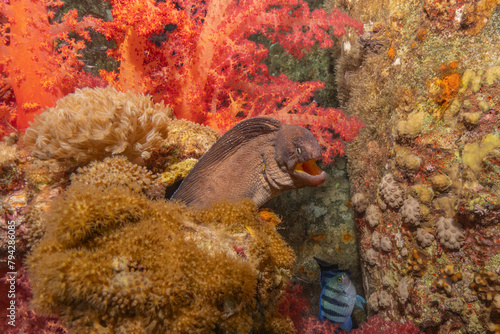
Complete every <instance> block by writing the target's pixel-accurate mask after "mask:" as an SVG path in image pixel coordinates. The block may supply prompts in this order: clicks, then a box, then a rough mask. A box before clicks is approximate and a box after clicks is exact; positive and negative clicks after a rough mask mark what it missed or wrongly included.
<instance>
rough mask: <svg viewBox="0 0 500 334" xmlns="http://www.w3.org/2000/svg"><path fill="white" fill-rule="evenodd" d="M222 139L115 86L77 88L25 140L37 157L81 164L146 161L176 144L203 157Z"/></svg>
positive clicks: (33, 126) (145, 97)
mask: <svg viewBox="0 0 500 334" xmlns="http://www.w3.org/2000/svg"><path fill="white" fill-rule="evenodd" d="M186 138H190V141H189V143H186V144H185V145H184V144H182V145H180V144H179V143H180V142H179V141H178V140H179V139H186ZM216 139H217V133H216V132H215V131H214V130H211V129H208V128H206V127H204V126H201V125H196V124H194V123H191V122H188V121H179V120H176V119H175V117H174V115H173V112H172V109H171V108H170V107H168V106H165V105H164V104H163V102H162V103H154V102H153V101H152V99H151V96H148V95H142V94H134V93H132V92H125V93H123V92H118V91H117V90H116V89H114V88H113V87H107V88H95V89H90V88H84V89H81V90H80V89H77V91H76V92H75V93H73V94H69V95H67V96H65V97H64V98H62V99H60V100H58V101H57V105H56V106H55V107H54V108H49V109H47V110H46V111H45V112H43V113H42V114H40V115H39V116H38V117H37V118H36V119H35V121H34V122H33V124H31V126H30V127H29V128H28V129H27V130H26V134H25V137H24V141H25V143H26V144H27V145H30V146H32V154H33V155H34V156H35V157H37V158H39V159H57V160H61V161H67V162H71V163H74V164H75V165H80V166H82V165H85V164H87V163H88V162H90V161H92V160H102V159H103V158H105V157H109V156H111V155H117V154H119V155H123V156H126V157H127V158H128V159H129V160H130V161H134V162H141V161H142V160H145V159H148V158H150V157H151V154H152V152H154V151H156V150H159V149H160V148H162V147H164V146H165V145H167V146H168V145H171V143H173V142H175V143H176V147H177V146H182V149H183V150H184V151H186V152H182V153H184V155H186V156H187V155H192V156H191V157H194V155H198V156H197V157H199V156H201V155H202V154H203V153H204V152H205V151H206V150H207V149H208V148H209V147H210V146H211V145H212V144H213V143H214V142H215V140H216Z"/></svg>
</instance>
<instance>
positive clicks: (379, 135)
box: [328, 0, 500, 333]
mask: <svg viewBox="0 0 500 334" xmlns="http://www.w3.org/2000/svg"><path fill="white" fill-rule="evenodd" d="M328 3H329V4H331V6H340V8H341V9H344V10H346V11H347V13H349V14H350V15H352V16H353V17H354V18H357V19H361V20H362V21H364V22H373V23H370V24H366V25H365V34H364V35H363V36H361V37H360V38H359V40H357V41H354V40H349V42H350V44H351V45H352V46H358V47H357V49H355V50H353V51H355V52H347V51H346V50H341V51H340V53H341V59H340V60H339V65H338V67H337V71H338V72H337V75H338V77H340V78H341V80H340V79H339V80H340V81H342V82H345V83H346V86H347V87H348V88H349V89H348V91H346V90H342V91H341V92H339V94H340V93H341V97H342V98H341V107H342V108H344V109H346V110H347V112H348V113H352V114H356V115H358V116H359V117H360V118H361V119H362V120H363V122H364V124H365V125H366V128H364V129H362V131H361V134H360V135H359V136H358V139H357V140H356V141H355V142H354V143H352V144H351V145H350V147H349V160H348V161H349V163H348V171H349V176H350V182H351V193H352V194H355V193H363V194H365V195H366V197H367V200H368V202H369V203H370V205H371V207H370V208H369V209H367V211H366V213H365V214H359V215H356V218H355V220H356V224H357V228H358V233H359V237H360V240H359V245H360V251H361V265H362V270H363V274H364V288H365V292H366V295H367V296H370V297H369V298H368V313H369V314H375V313H379V314H380V315H382V316H384V317H388V318H390V319H392V320H394V321H400V320H402V319H410V320H411V321H413V322H414V323H416V324H417V325H418V326H419V327H420V328H421V330H427V331H432V332H433V333H450V332H460V333H488V332H495V331H496V332H497V333H498V332H500V318H499V317H498V314H499V310H498V309H497V308H495V306H494V303H492V301H493V300H495V298H500V297H497V296H498V294H499V292H498V291H493V287H497V286H498V282H499V280H500V278H499V276H500V275H499V271H500V255H498V254H499V253H500V239H499V236H500V225H499V222H500V127H499V126H500V96H499V95H498V92H499V91H500V77H499V69H498V68H499V65H500V63H499V58H498V52H497V51H496V50H498V49H500V33H499V32H500V7H499V6H498V1H484V0H482V1H456V2H455V1H423V2H420V1H405V2H401V1H394V0H384V1H376V2H375V1H373V2H368V1H348V2H347V1H336V0H332V1H328ZM349 38H351V39H353V38H355V36H354V37H353V36H347V35H346V36H342V37H341V42H346V41H347V40H348V39H349ZM395 194H399V195H400V197H399V198H396V197H395V196H394V195H395ZM410 196H411V197H412V198H413V199H411V197H410ZM403 202H404V203H405V204H403ZM417 204H418V205H417ZM417 206H418V207H419V209H420V212H419V216H420V217H419V219H418V220H417V219H416V216H417V215H416V213H417V212H416V211H414V210H413V208H416V207H417ZM376 207H379V208H380V219H373V218H372V217H373V212H375V208H376ZM410 208H411V209H410ZM417 221H418V222H419V225H418V224H417ZM375 222H379V223H378V224H376V223H375ZM415 225H418V227H417V226H415ZM374 234H377V237H376V238H375V239H379V237H382V236H383V237H387V238H388V239H389V240H390V241H391V242H392V250H391V251H390V252H385V251H383V250H377V248H375V247H374V245H373V235H374ZM380 239H381V238H380ZM381 240H382V239H381ZM450 265H453V266H454V267H453V268H454V269H453V270H449V269H447V270H446V272H445V269H446V268H450V267H449V266H450ZM475 273H476V274H475ZM403 281H404V282H405V283H407V284H404V283H401V282H403ZM405 288H406V289H407V291H408V297H407V298H405V296H406V289H405Z"/></svg>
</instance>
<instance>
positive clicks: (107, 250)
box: [27, 162, 294, 333]
mask: <svg viewBox="0 0 500 334" xmlns="http://www.w3.org/2000/svg"><path fill="white" fill-rule="evenodd" d="M106 163H107V162H105V163H102V164H106ZM94 167H96V166H90V167H89V168H87V169H85V170H83V169H82V170H81V171H80V173H82V174H83V175H82V174H80V175H77V176H75V177H73V182H72V184H71V186H70V187H69V188H68V189H67V191H66V192H65V193H63V195H62V196H61V197H60V198H58V199H56V200H55V202H54V204H53V205H52V209H51V211H50V212H49V213H48V214H47V216H46V221H47V232H46V234H45V236H44V238H43V239H42V240H41V241H40V242H39V243H38V244H37V245H36V246H35V247H34V249H33V250H32V253H31V254H30V256H29V257H28V259H27V265H28V268H29V274H30V279H31V285H32V289H33V296H34V299H33V305H34V306H35V308H36V309H37V310H39V311H43V312H45V313H57V314H59V315H60V316H61V318H62V320H63V321H64V322H65V324H67V326H68V327H69V329H70V331H71V332H74V333H90V332H99V333H132V332H133V333H208V332H221V333H249V332H250V331H255V332H265V331H269V330H270V329H272V328H273V325H272V324H274V323H275V322H276V321H278V320H279V319H277V318H276V312H275V310H276V307H277V301H278V300H279V297H280V296H281V294H282V293H283V292H284V289H285V286H286V284H287V282H288V280H289V277H290V276H291V268H292V265H293V261H294V254H293V251H292V250H291V249H290V248H289V247H288V246H287V245H286V243H285V242H284V241H283V240H282V239H281V237H280V236H279V234H278V233H277V232H276V229H275V226H274V225H273V224H271V223H269V222H266V221H264V220H263V219H261V218H260V216H259V214H258V211H257V208H256V207H255V205H254V204H253V203H252V202H251V201H242V202H239V203H236V204H230V203H221V204H219V205H215V206H214V207H212V208H209V209H205V210H194V209H189V208H186V207H185V206H183V205H181V204H178V203H175V202H168V201H163V200H156V201H154V200H151V199H148V198H147V197H146V196H144V191H142V190H141V191H137V190H136V189H133V188H130V187H129V186H128V185H123V184H121V182H116V183H114V184H113V183H109V184H106V185H103V184H98V183H96V182H82V181H83V180H85V179H90V180H93V179H94V178H93V177H92V176H89V175H85V174H86V173H88V174H92V172H91V171H92V169H93V168H94ZM132 178H133V177H132Z"/></svg>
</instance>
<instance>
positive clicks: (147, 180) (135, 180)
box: [71, 156, 165, 198]
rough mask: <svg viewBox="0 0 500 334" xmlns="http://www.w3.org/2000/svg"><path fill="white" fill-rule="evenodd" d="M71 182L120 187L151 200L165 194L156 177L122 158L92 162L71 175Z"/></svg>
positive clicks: (161, 184)
mask: <svg viewBox="0 0 500 334" xmlns="http://www.w3.org/2000/svg"><path fill="white" fill-rule="evenodd" d="M71 182H73V183H75V182H79V183H84V184H88V185H95V186H98V187H104V188H106V187H110V186H113V185H121V186H124V187H128V188H129V189H130V190H132V191H135V192H142V193H144V194H145V195H147V196H148V197H151V198H159V197H162V196H164V194H165V185H164V184H163V182H160V181H159V179H158V175H155V174H153V173H151V172H150V171H149V170H147V169H146V168H145V167H142V166H138V165H136V164H133V163H131V162H130V161H128V160H127V158H126V157H123V156H118V157H112V158H106V159H104V161H102V162H98V161H94V162H92V163H90V164H89V165H88V166H86V167H82V168H80V169H79V170H78V173H76V174H73V175H71Z"/></svg>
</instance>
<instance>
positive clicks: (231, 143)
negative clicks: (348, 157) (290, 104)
mask: <svg viewBox="0 0 500 334" xmlns="http://www.w3.org/2000/svg"><path fill="white" fill-rule="evenodd" d="M319 157H321V148H320V146H319V143H318V141H317V140H316V138H314V136H313V134H312V133H311V132H310V131H309V130H307V129H306V128H303V127H300V126H296V125H289V124H284V123H282V122H280V121H278V120H276V119H273V118H270V117H255V118H251V119H248V120H245V121H243V122H240V123H238V124H236V125H235V126H234V127H232V128H231V129H230V130H229V131H227V132H226V133H225V134H224V135H222V137H220V138H219V140H218V141H217V142H216V143H215V144H214V145H213V146H212V147H211V148H210V149H209V150H208V152H207V153H205V154H204V155H203V156H202V157H201V159H200V160H199V161H198V163H197V164H196V165H195V166H194V167H193V169H192V170H191V171H190V173H189V174H188V176H187V177H186V178H185V179H184V181H183V182H182V183H181V185H180V186H179V188H178V189H177V191H176V192H175V193H174V194H173V195H172V199H175V200H178V201H181V202H184V203H186V204H187V205H190V206H196V207H205V206H209V205H211V204H213V203H215V202H218V201H224V200H226V201H237V200H240V199H243V198H250V199H251V200H253V201H254V203H255V204H256V205H257V206H258V207H259V206H261V205H262V204H264V203H265V202H267V201H268V200H269V199H271V198H272V197H274V196H276V195H278V194H280V193H282V192H283V191H285V190H290V189H297V188H302V187H316V186H318V185H320V184H322V183H323V182H324V181H325V179H326V173H325V172H324V171H322V170H321V169H320V168H319V167H318V165H317V164H316V159H317V158H319Z"/></svg>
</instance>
